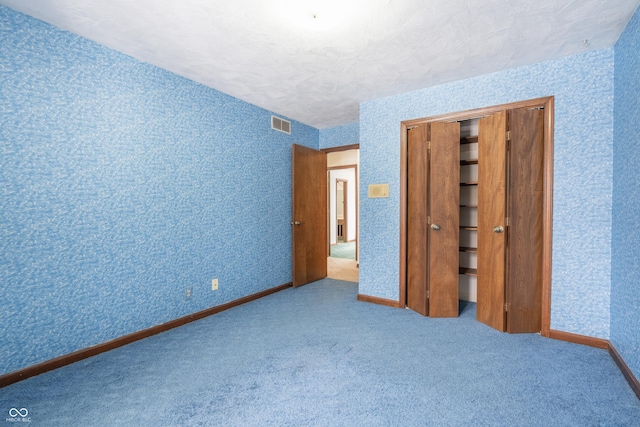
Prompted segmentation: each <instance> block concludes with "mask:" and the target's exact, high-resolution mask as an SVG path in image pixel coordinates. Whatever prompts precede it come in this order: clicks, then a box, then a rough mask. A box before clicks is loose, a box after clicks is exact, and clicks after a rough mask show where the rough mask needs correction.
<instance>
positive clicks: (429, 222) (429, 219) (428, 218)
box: [427, 215, 431, 225]
mask: <svg viewBox="0 0 640 427" xmlns="http://www.w3.org/2000/svg"><path fill="white" fill-rule="evenodd" d="M429 224H431V217H430V216H429V215H427V225H429Z"/></svg>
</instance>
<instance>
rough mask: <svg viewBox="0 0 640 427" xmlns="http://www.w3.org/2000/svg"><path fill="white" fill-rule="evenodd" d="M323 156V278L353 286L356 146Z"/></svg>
mask: <svg viewBox="0 0 640 427" xmlns="http://www.w3.org/2000/svg"><path fill="white" fill-rule="evenodd" d="M323 151H325V152H326V153H327V193H328V194H327V196H328V200H327V206H328V209H327V229H328V236H327V237H328V239H327V241H328V248H327V253H328V254H329V256H328V257H327V277H329V278H333V279H338V280H345V281H350V282H357V281H358V279H359V273H358V203H359V198H358V178H359V177H358V168H359V155H360V153H359V146H358V145H350V146H345V147H336V148H331V149H325V150H323Z"/></svg>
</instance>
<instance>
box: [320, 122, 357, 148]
mask: <svg viewBox="0 0 640 427" xmlns="http://www.w3.org/2000/svg"><path fill="white" fill-rule="evenodd" d="M353 144H360V124H359V123H358V122H355V123H351V124H348V125H343V126H335V127H332V128H327V129H321V130H320V148H321V149H323V148H333V147H342V146H344V145H353Z"/></svg>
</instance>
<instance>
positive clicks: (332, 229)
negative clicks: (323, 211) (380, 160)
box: [329, 168, 357, 245]
mask: <svg viewBox="0 0 640 427" xmlns="http://www.w3.org/2000/svg"><path fill="white" fill-rule="evenodd" d="M338 179H343V180H347V236H346V238H347V241H349V242H350V241H354V240H356V231H357V227H356V191H357V187H356V170H355V168H353V169H334V170H330V171H329V237H330V239H329V242H330V243H331V244H332V245H335V244H336V243H337V240H338V239H337V236H338V230H337V226H338V225H337V220H336V181H337V180H338Z"/></svg>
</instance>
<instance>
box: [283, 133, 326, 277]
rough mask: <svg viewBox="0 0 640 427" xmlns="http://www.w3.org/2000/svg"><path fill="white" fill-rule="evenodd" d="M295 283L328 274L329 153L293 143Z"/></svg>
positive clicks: (292, 222)
mask: <svg viewBox="0 0 640 427" xmlns="http://www.w3.org/2000/svg"><path fill="white" fill-rule="evenodd" d="M291 152H292V177H291V182H292V183H291V190H292V191H291V193H292V220H291V228H292V241H293V243H292V246H293V259H292V265H293V286H294V287H295V286H301V285H305V284H307V283H310V282H314V281H316V280H320V279H322V278H325V277H327V256H328V252H327V247H328V244H327V155H326V154H325V153H323V152H322V151H317V150H313V149H311V148H307V147H303V146H301V145H296V144H294V145H293V146H292V151H291Z"/></svg>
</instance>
